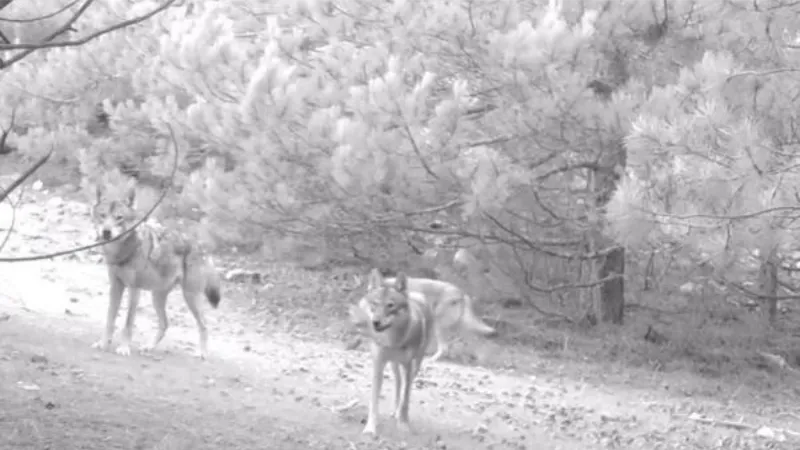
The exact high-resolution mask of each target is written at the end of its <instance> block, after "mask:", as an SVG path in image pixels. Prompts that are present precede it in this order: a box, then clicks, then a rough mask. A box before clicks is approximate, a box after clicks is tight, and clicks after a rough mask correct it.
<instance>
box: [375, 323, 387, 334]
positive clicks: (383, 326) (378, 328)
mask: <svg viewBox="0 0 800 450" xmlns="http://www.w3.org/2000/svg"><path fill="white" fill-rule="evenodd" d="M390 326H392V324H391V323H380V322H372V328H374V329H375V331H377V332H378V333H380V332H382V331H386V330H388V329H389V327H390Z"/></svg>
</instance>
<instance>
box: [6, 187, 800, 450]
mask: <svg viewBox="0 0 800 450" xmlns="http://www.w3.org/2000/svg"><path fill="white" fill-rule="evenodd" d="M26 199H27V200H26V201H23V203H22V204H21V206H20V208H19V209H18V211H17V213H16V217H15V219H14V221H15V233H14V234H13V235H12V236H11V238H10V239H9V241H8V243H7V244H6V246H5V248H4V249H3V251H2V252H1V253H0V256H2V257H7V256H14V255H22V254H30V253H45V252H47V251H52V250H55V249H61V248H67V247H70V246H72V245H74V244H76V243H86V242H89V241H91V239H92V238H93V232H92V230H91V227H90V225H89V223H88V218H87V216H86V212H87V208H86V207H85V206H84V205H81V204H79V203H74V202H72V201H68V200H63V199H62V197H57V196H52V195H44V193H41V192H31V191H30V190H29V191H28V193H26ZM34 200H35V201H34ZM9 222H10V210H9V209H8V208H7V207H5V206H3V207H0V229H2V230H0V231H2V233H3V235H4V234H5V231H4V229H5V228H7V227H8V225H9ZM0 242H1V241H0ZM0 264H2V263H0ZM270 267H271V268H270V269H269V270H268V271H267V274H268V280H264V283H261V284H259V285H258V286H255V287H254V286H245V285H235V284H228V285H226V286H225V288H226V291H225V294H226V296H225V297H224V299H223V303H222V305H221V307H220V309H219V310H217V311H213V310H210V311H208V312H207V318H208V321H209V324H210V335H211V345H210V350H211V354H212V356H211V358H210V360H208V361H205V362H203V361H199V360H197V359H195V358H194V357H193V356H192V350H193V346H194V342H195V336H196V335H195V329H194V326H193V323H192V321H191V318H190V317H189V315H188V312H187V311H186V309H185V307H184V306H183V304H182V301H181V300H180V296H179V295H177V294H173V296H171V303H170V311H169V315H170V318H171V325H172V328H170V330H169V332H168V333H167V337H166V339H165V340H164V341H163V342H162V347H161V348H160V349H159V350H158V351H157V352H155V353H154V355H152V356H143V355H139V354H134V355H132V356H130V357H127V358H125V357H120V356H117V355H115V354H114V353H112V352H108V353H103V352H99V351H96V350H92V349H90V344H91V343H92V342H93V341H95V340H96V339H97V338H98V337H99V335H100V332H101V328H102V320H103V319H102V318H103V316H104V314H105V299H106V279H105V273H104V270H103V268H102V266H101V265H100V264H99V263H98V259H97V255H96V254H95V253H91V252H90V253H84V254H81V255H76V256H74V257H71V258H60V259H57V260H53V261H38V262H30V263H14V264H2V266H0V398H2V399H3V403H2V408H0V436H2V439H3V440H4V444H6V445H4V446H3V447H2V448H26V449H59V450H60V449H116V448H119V449H147V450H149V449H187V450H188V449H228V448H231V449H232V448H243V449H244V448H281V449H301V448H302V449H328V448H330V449H400V448H407V449H411V448H419V449H422V448H425V449H428V448H430V449H446V448H447V449H462V448H468V447H471V448H495V449H523V448H524V449H548V450H549V449H576V450H577V449H580V450H585V449H606V448H620V449H648V450H653V449H712V448H720V449H722V448H725V449H739V448H740V449H744V448H747V449H757V448H785V449H795V448H798V445H800V440H799V439H798V437H797V435H795V434H794V433H793V431H792V430H795V431H800V419H798V418H799V417H800V416H799V415H798V414H800V412H798V407H797V404H798V403H797V399H798V391H797V389H796V386H797V384H796V383H795V381H794V378H795V377H796V375H795V374H794V373H793V372H788V373H783V374H771V375H765V376H764V377H765V378H764V379H762V380H761V382H759V383H757V384H752V383H749V382H748V381H747V379H742V380H739V381H738V382H737V381H736V380H731V379H720V378H717V379H703V378H700V377H698V376H696V375H693V374H690V373H686V372H676V373H669V374H667V373H662V372H658V371H654V370H647V369H643V368H630V367H625V366H621V365H619V364H612V363H608V364H600V363H597V362H596V361H594V360H586V361H581V360H580V359H575V358H562V359H559V358H553V357H552V355H544V354H543V353H542V352H541V351H539V350H532V349H531V348H530V347H528V348H501V347H500V346H499V344H496V343H494V344H493V343H487V344H485V345H486V347H484V356H485V358H484V361H485V363H486V364H487V365H489V366H490V367H491V370H490V369H489V368H481V367H476V366H466V365H457V364H453V363H448V362H440V363H431V364H428V365H427V366H426V367H424V368H423V372H422V374H421V380H420V382H419V383H418V385H417V386H416V390H415V391H414V394H413V396H412V407H411V420H412V425H414V426H415V428H416V433H415V434H414V435H406V434H403V433H400V432H398V431H396V430H394V428H393V426H392V423H391V420H390V419H389V418H388V417H386V414H385V413H387V412H388V411H390V408H389V401H390V400H391V399H390V398H389V396H388V395H387V396H386V400H385V401H386V403H384V405H385V406H384V407H383V412H384V415H383V416H384V419H383V421H382V425H381V427H382V437H381V438H380V440H373V439H370V438H366V437H363V436H361V435H360V431H361V428H362V426H363V425H362V421H363V419H364V417H365V415H366V404H365V402H366V398H367V395H368V391H369V385H368V381H367V380H368V373H369V367H368V364H367V362H368V359H367V355H366V354H365V353H364V352H363V351H347V350H345V349H344V346H343V344H342V341H341V339H339V338H338V337H337V334H336V333H337V332H336V331H335V330H337V329H341V327H338V328H337V326H335V325H336V324H337V323H339V322H340V321H341V320H343V317H344V311H345V310H346V298H347V297H348V294H346V293H343V292H342V291H341V290H338V291H337V290H336V289H334V288H333V287H331V286H334V285H335V284H336V282H335V281H334V277H333V276H332V275H330V274H313V273H306V272H303V271H300V270H296V269H291V268H286V267H285V266H276V265H273V266H270ZM334 287H335V286H334ZM352 294H353V293H350V295H352ZM337 300H338V301H339V303H336V301H337ZM138 319H139V320H138V328H137V332H136V335H135V338H134V339H135V342H136V343H141V342H144V340H145V339H147V338H149V336H150V334H151V333H152V332H153V325H154V322H155V320H154V315H153V312H152V309H151V307H150V305H149V304H148V301H147V300H146V298H145V301H143V302H142V304H141V306H140V314H139V316H138ZM323 320H327V321H328V322H329V325H330V324H331V323H332V324H334V325H333V326H330V327H327V326H325V325H323V324H322V322H321V321H323ZM331 330H334V331H331ZM567 342H568V339H565V341H564V347H567V346H568V345H567ZM487 349H488V350H487ZM765 380H766V381H765ZM770 385H771V386H772V387H770ZM387 386H389V384H387ZM385 392H386V393H388V388H387V389H385ZM692 418H695V419H697V418H701V419H702V418H708V419H713V420H714V421H717V423H710V424H708V423H703V422H702V421H698V420H693V419H692ZM722 421H730V422H735V423H732V424H728V425H729V426H722V425H724V424H723V423H722ZM751 427H752V428H751ZM760 427H762V428H761V429H760V430H759V428H760Z"/></svg>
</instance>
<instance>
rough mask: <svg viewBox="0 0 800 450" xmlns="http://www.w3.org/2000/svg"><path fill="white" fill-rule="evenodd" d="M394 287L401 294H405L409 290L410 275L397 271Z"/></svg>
mask: <svg viewBox="0 0 800 450" xmlns="http://www.w3.org/2000/svg"><path fill="white" fill-rule="evenodd" d="M394 288H395V289H396V290H397V292H399V293H401V294H405V293H406V292H407V291H408V277H406V273H405V272H397V276H396V277H395V279H394Z"/></svg>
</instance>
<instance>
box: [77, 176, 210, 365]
mask: <svg viewBox="0 0 800 450" xmlns="http://www.w3.org/2000/svg"><path fill="white" fill-rule="evenodd" d="M126 186H127V188H123V189H117V190H116V191H114V192H113V193H112V194H110V195H109V193H108V192H105V190H104V189H103V188H101V187H100V186H96V187H95V190H96V199H95V203H94V205H93V207H92V218H93V221H94V224H95V227H96V229H97V232H98V235H99V238H100V239H102V240H103V241H108V240H111V239H113V238H115V237H118V236H119V235H120V234H122V233H123V232H124V231H125V230H128V229H129V228H130V227H131V226H132V225H133V224H134V223H135V222H136V221H137V214H136V209H135V202H136V187H135V185H134V184H132V183H128V184H127V185H126ZM102 250H103V256H104V260H105V266H106V269H107V270H108V279H109V283H110V289H109V299H108V314H107V316H106V327H105V331H104V332H103V336H102V339H100V340H99V341H97V342H95V343H94V344H93V345H92V346H93V347H94V348H98V349H101V350H107V349H108V347H109V346H110V345H111V338H112V335H113V334H114V325H115V323H114V322H115V321H116V318H117V313H118V312H119V307H120V303H121V301H122V295H123V293H124V292H125V290H126V289H128V291H129V293H128V298H129V306H128V315H127V318H126V320H125V327H124V328H123V330H122V342H121V344H120V345H119V347H117V349H116V353H117V354H119V355H123V356H127V355H130V353H131V338H132V335H133V328H134V321H135V318H136V308H137V306H138V304H139V296H140V293H141V291H142V290H145V291H150V292H151V294H152V299H153V308H154V309H155V311H156V316H157V317H158V330H157V331H156V334H155V336H154V338H153V340H152V341H151V343H150V344H149V345H146V346H144V347H142V349H141V350H142V351H143V352H147V351H150V350H153V349H154V348H155V347H156V345H158V343H159V342H161V340H162V339H163V338H164V334H165V333H166V331H167V327H168V326H169V323H168V321H167V312H166V305H167V296H168V295H169V293H170V292H171V291H172V290H173V289H174V287H175V286H176V285H180V286H181V289H182V291H183V298H184V300H185V301H186V305H187V306H188V308H189V312H191V313H192V316H194V319H195V321H196V322H197V329H198V332H199V342H198V350H197V354H198V356H199V357H200V358H202V359H205V358H207V356H208V348H207V346H208V331H207V329H206V324H205V321H204V319H203V313H202V310H201V309H200V305H199V302H200V298H201V296H202V295H205V297H206V299H207V300H208V302H209V303H210V304H211V306H212V307H214V308H216V307H217V306H219V303H220V300H221V298H222V296H221V289H220V279H219V275H218V274H217V271H216V268H215V267H214V263H213V261H212V259H211V257H210V256H209V255H208V254H207V253H206V252H205V251H204V250H203V248H202V247H201V246H200V245H199V243H198V242H197V241H196V240H194V239H192V238H190V237H188V236H187V235H185V234H183V233H181V232H180V231H178V230H175V229H167V228H164V227H161V226H157V225H155V224H150V223H142V224H141V225H140V226H139V227H137V228H136V229H135V230H134V231H132V232H130V233H129V234H127V235H125V236H123V237H122V238H120V239H118V240H116V241H113V242H107V243H106V244H104V245H103V246H102Z"/></svg>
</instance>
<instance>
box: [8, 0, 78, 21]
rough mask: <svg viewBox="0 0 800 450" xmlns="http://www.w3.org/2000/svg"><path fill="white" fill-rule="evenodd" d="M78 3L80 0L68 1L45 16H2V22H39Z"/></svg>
mask: <svg viewBox="0 0 800 450" xmlns="http://www.w3.org/2000/svg"><path fill="white" fill-rule="evenodd" d="M77 3H78V0H72V1H71V2H69V3H67V4H66V5H65V6H62V7H61V8H59V9H58V10H56V11H53V12H51V13H48V14H45V15H43V16H39V17H34V18H31V19H9V18H6V17H0V22H9V23H30V22H38V21H40V20H45V19H49V18H51V17H55V16H57V15H59V14H61V13H62V12H64V11H66V10H68V9H70V8H72V7H73V6H75V4H77Z"/></svg>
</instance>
